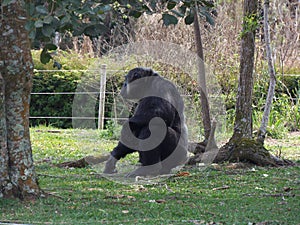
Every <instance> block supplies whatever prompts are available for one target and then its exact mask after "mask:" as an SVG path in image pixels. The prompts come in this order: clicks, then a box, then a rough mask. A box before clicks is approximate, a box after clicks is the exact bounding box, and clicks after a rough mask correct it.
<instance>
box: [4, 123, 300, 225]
mask: <svg viewBox="0 0 300 225" xmlns="http://www.w3.org/2000/svg"><path fill="white" fill-rule="evenodd" d="M48 130H49V129H48V128H36V129H32V130H31V137H32V145H33V153H34V158H35V161H36V167H37V172H38V174H39V183H40V185H41V187H42V189H43V190H44V191H45V197H43V198H41V199H40V200H38V201H35V202H30V203H28V202H27V203H24V202H20V201H19V200H1V201H0V212H1V213H0V222H19V223H30V224H49V223H50V224H280V225H281V224H288V225H290V224H291V225H293V224H295V225H296V224H299V223H300V216H299V200H300V188H299V186H300V185H299V184H300V177H299V174H300V167H299V166H295V167H283V168H261V167H256V166H250V167H246V168H239V169H236V168H237V167H235V166H233V165H222V166H216V165H211V166H210V167H208V168H206V169H202V168H201V167H192V168H185V169H183V172H185V173H180V174H179V175H178V176H173V177H171V178H169V179H168V180H166V181H163V182H161V183H159V184H154V185H122V184H118V183H115V182H112V181H109V180H107V179H104V178H102V177H100V176H99V174H98V171H95V170H94V169H93V168H91V167H87V168H77V169H72V168H69V169H66V168H58V167H56V166H55V164H56V163H59V162H63V161H67V160H71V159H79V158H81V157H83V156H85V155H89V154H92V153H93V154H95V153H99V149H107V151H106V152H108V151H109V149H111V147H113V146H114V144H115V141H111V140H108V139H105V137H103V138H101V139H100V138H99V136H101V135H102V134H101V132H99V131H96V132H92V131H79V130H60V131H58V132H53V129H51V132H48ZM77 137H78V138H77ZM298 146H300V134H299V133H292V134H289V135H287V137H286V139H284V140H274V139H268V140H267V148H268V149H273V153H274V154H277V152H280V151H281V155H282V156H283V157H286V158H288V159H292V160H295V161H297V160H298V161H299V160H300V157H299V154H300V149H299V147H298Z"/></svg>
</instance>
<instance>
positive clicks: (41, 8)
mask: <svg viewBox="0 0 300 225" xmlns="http://www.w3.org/2000/svg"><path fill="white" fill-rule="evenodd" d="M35 10H36V11H37V12H38V13H40V14H42V15H47V14H48V9H47V8H46V7H44V6H42V5H39V6H37V7H35Z"/></svg>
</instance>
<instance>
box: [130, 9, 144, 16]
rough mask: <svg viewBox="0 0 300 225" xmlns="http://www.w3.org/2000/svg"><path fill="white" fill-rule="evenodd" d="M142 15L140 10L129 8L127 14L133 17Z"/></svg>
mask: <svg viewBox="0 0 300 225" xmlns="http://www.w3.org/2000/svg"><path fill="white" fill-rule="evenodd" d="M141 15H142V12H140V11H137V10H131V11H130V12H129V16H132V17H134V18H139V17H140V16H141Z"/></svg>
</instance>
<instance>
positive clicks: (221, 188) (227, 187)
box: [212, 185, 230, 191]
mask: <svg viewBox="0 0 300 225" xmlns="http://www.w3.org/2000/svg"><path fill="white" fill-rule="evenodd" d="M229 188H230V187H229V186H228V185H225V186H222V187H216V188H213V189H212V190H213V191H218V190H225V189H229Z"/></svg>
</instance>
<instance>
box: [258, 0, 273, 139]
mask: <svg viewBox="0 0 300 225" xmlns="http://www.w3.org/2000/svg"><path fill="white" fill-rule="evenodd" d="M268 13H269V0H265V3H264V33H265V38H264V40H265V44H266V54H267V61H268V69H269V74H270V82H269V90H268V95H267V99H266V104H265V108H264V114H263V117H262V121H261V125H260V128H259V130H258V135H257V140H258V141H259V142H261V143H262V144H263V143H264V141H265V137H266V133H267V126H268V122H269V116H270V111H271V107H272V101H273V98H274V95H275V86H276V74H275V69H274V63H273V56H272V51H271V46H270V39H271V38H270V31H269V22H268Z"/></svg>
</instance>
